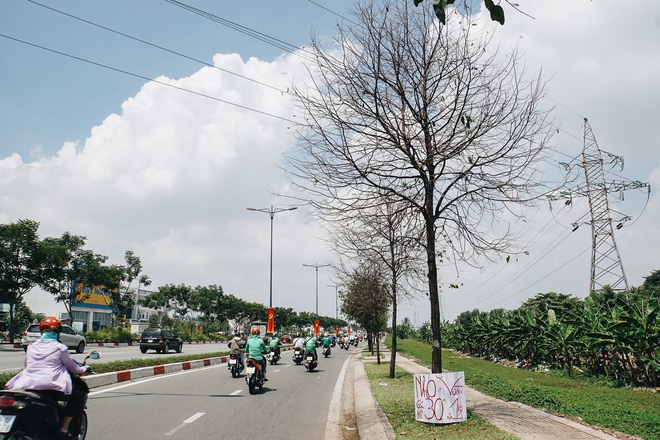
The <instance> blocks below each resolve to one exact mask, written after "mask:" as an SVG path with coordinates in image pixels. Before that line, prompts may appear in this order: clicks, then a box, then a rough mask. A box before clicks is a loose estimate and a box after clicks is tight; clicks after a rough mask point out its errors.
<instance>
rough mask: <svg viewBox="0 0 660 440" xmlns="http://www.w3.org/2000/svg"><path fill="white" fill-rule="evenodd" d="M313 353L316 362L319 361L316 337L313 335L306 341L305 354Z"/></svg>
mask: <svg viewBox="0 0 660 440" xmlns="http://www.w3.org/2000/svg"><path fill="white" fill-rule="evenodd" d="M307 353H312V354H313V355H314V360H318V357H317V356H316V337H315V336H314V335H313V334H310V335H309V336H307V338H306V339H305V354H307Z"/></svg>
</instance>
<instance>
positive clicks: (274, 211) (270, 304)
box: [247, 205, 298, 307]
mask: <svg viewBox="0 0 660 440" xmlns="http://www.w3.org/2000/svg"><path fill="white" fill-rule="evenodd" d="M294 209H298V207H297V206H294V207H292V208H273V205H270V208H247V210H248V211H256V212H265V213H267V214H269V215H270V295H269V299H268V307H273V218H274V217H275V214H277V213H278V212H284V211H293V210H294Z"/></svg>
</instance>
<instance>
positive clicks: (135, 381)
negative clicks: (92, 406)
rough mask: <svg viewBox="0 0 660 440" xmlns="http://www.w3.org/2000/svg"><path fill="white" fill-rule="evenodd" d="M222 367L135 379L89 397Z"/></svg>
mask: <svg viewBox="0 0 660 440" xmlns="http://www.w3.org/2000/svg"><path fill="white" fill-rule="evenodd" d="M218 367H220V364H218V365H210V366H208V367H203V368H194V369H191V370H182V371H177V372H176V373H168V374H159V375H158V376H149V377H147V378H144V379H134V380H131V381H130V382H122V384H121V385H117V386H113V387H111V388H104V389H102V390H98V391H90V393H89V396H96V395H97V394H103V393H109V392H112V391H116V390H120V389H122V388H127V387H132V386H133V385H138V384H141V383H144V382H151V381H152V380H162V379H166V378H168V377H172V376H178V375H180V374H190V373H199V372H200V371H208V370H207V369H208V368H218Z"/></svg>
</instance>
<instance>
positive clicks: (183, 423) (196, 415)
mask: <svg viewBox="0 0 660 440" xmlns="http://www.w3.org/2000/svg"><path fill="white" fill-rule="evenodd" d="M204 414H206V413H197V414H194V415H192V416H190V417H188V418H187V419H186V420H184V421H183V422H182V423H181V424H180V425H179V426H177V427H176V428H174V429H173V430H171V431H170V432H167V433H165V435H172V434H174V433H176V432H178V431H179V430H180V429H182V428H184V427H185V426H186V425H189V424H191V423H192V422H194V421H195V420H197V419H199V418H200V417H202V416H203V415H204Z"/></svg>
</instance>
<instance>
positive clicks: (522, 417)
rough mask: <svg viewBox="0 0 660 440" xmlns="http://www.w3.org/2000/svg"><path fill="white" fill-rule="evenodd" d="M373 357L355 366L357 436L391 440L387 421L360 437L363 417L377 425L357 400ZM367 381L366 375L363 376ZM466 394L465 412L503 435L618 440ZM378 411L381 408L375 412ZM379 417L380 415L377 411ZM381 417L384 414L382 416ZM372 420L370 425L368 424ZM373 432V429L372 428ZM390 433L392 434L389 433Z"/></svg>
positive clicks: (405, 363) (406, 363) (411, 367)
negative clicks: (504, 433) (364, 364)
mask: <svg viewBox="0 0 660 440" xmlns="http://www.w3.org/2000/svg"><path fill="white" fill-rule="evenodd" d="M381 355H382V356H384V359H381V362H389V359H390V352H389V350H381ZM396 360H397V362H396V364H397V366H398V367H402V368H404V369H405V370H407V371H409V372H410V373H413V374H416V373H427V374H428V373H430V372H431V370H430V369H429V368H426V367H424V366H422V365H419V364H417V363H415V362H413V361H412V360H410V359H408V358H406V357H404V356H402V355H401V354H398V355H397V357H396ZM375 361H376V357H375V356H367V357H364V359H363V361H358V362H356V365H355V371H356V375H355V387H356V391H355V393H356V396H355V411H356V415H357V419H358V420H357V424H358V432H359V434H360V437H359V438H361V439H390V438H395V437H390V435H394V431H393V430H392V426H391V425H390V423H389V421H387V420H386V423H385V426H383V427H380V429H381V430H382V431H381V432H380V433H379V434H378V435H372V434H371V432H368V433H367V434H363V431H362V428H361V426H360V418H361V417H362V419H363V423H373V424H375V423H376V419H374V417H377V416H374V414H377V412H375V413H374V411H372V412H371V413H369V411H368V408H366V407H365V405H366V402H364V400H367V399H366V398H365V397H364V396H360V401H359V400H358V390H357V387H358V386H361V385H358V381H359V380H360V379H359V377H358V376H359V374H360V373H358V372H359V371H360V369H361V371H362V373H363V372H364V367H363V365H362V363H363V362H375ZM365 380H366V374H365ZM366 386H367V387H368V386H369V382H368V381H366ZM466 388H467V392H466V396H467V407H468V409H470V410H472V411H474V412H475V413H476V414H478V415H479V416H481V417H483V418H484V419H486V420H488V421H489V422H490V423H492V424H493V425H495V426H497V427H498V428H500V429H502V430H503V431H506V432H508V433H510V434H512V435H514V436H516V437H518V438H520V439H521V440H558V439H571V440H594V439H601V440H617V439H618V437H614V436H611V435H608V434H606V433H604V432H601V431H598V430H596V429H592V428H589V427H588V426H584V425H580V424H579V423H575V422H573V421H571V420H568V419H564V418H562V417H558V416H555V415H552V414H549V413H546V412H544V411H541V410H538V409H535V408H532V407H529V406H527V405H523V404H521V403H517V402H505V401H503V400H499V399H495V398H493V397H490V396H487V395H485V394H482V393H480V392H479V391H476V390H474V389H472V388H470V387H466ZM361 392H362V393H363V394H368V395H369V397H371V399H372V400H373V403H374V405H375V406H378V405H377V404H376V403H375V399H374V398H373V394H372V393H371V388H368V389H367V390H362V391H361ZM378 409H380V408H378ZM361 412H364V413H366V414H367V415H368V416H367V418H365V416H364V415H362V416H361ZM380 413H381V414H382V411H380ZM383 417H384V414H383ZM370 420H371V421H370ZM372 429H373V428H372ZM390 431H391V433H390Z"/></svg>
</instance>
